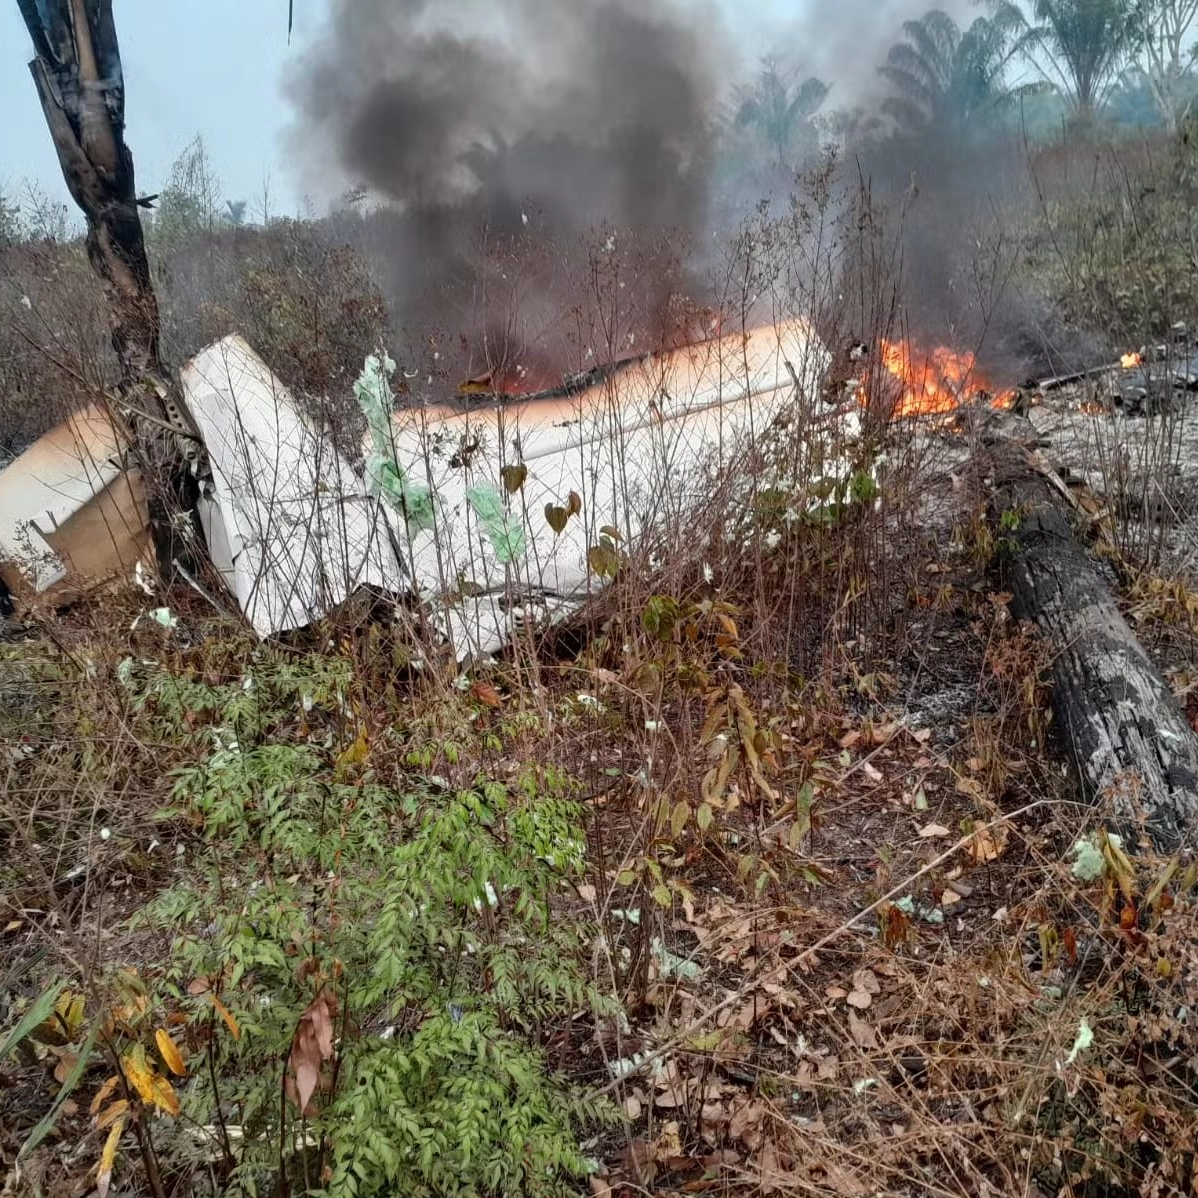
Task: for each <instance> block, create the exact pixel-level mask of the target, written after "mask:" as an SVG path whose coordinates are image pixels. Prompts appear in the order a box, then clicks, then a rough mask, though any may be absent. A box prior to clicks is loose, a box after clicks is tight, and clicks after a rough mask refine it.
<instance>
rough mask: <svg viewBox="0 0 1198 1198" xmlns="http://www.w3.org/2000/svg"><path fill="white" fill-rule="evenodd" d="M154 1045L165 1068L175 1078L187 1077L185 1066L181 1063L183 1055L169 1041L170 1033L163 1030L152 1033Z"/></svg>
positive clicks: (170, 1040)
mask: <svg viewBox="0 0 1198 1198" xmlns="http://www.w3.org/2000/svg"><path fill="white" fill-rule="evenodd" d="M154 1043H155V1044H157V1045H158V1052H159V1055H160V1056H161V1057H162V1059H163V1061H164V1062H165V1063H166V1067H167V1068H168V1069H169V1070H170V1071H171V1072H172V1073H173V1074H174V1075H175V1076H176V1077H186V1076H187V1066H186V1065H185V1064H184V1063H183V1054H182V1053H181V1052H180V1051H179V1046H178V1045H177V1044H176V1043H175V1042H174V1040H172V1039H171V1037H170V1033H169V1032H168V1031H167V1030H166V1029H165V1028H161V1027H160V1028H159V1029H158V1030H157V1031H156V1032H155V1033H154Z"/></svg>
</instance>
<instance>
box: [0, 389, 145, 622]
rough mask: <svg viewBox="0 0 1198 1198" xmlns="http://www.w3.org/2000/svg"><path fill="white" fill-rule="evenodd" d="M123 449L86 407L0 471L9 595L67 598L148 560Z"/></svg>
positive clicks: (136, 476)
mask: <svg viewBox="0 0 1198 1198" xmlns="http://www.w3.org/2000/svg"><path fill="white" fill-rule="evenodd" d="M127 448H128V446H127V443H126V439H125V436H124V434H123V432H122V431H121V430H120V429H119V428H118V427H117V426H116V425H115V424H114V423H113V422H112V420H111V419H110V417H109V416H108V414H107V413H106V412H105V411H104V409H103V408H101V407H99V406H92V407H88V408H84V409H82V410H80V411H79V412H76V413H75V414H74V415H72V416H70V417H69V418H68V419H66V420H64V421H63V422H62V424H60V425H58V426H57V427H56V428H53V429H51V430H50V431H49V432H48V433H46V434H45V435H44V436H42V437H40V438H38V440H37V441H35V442H34V443H33V445H31V446H30V447H29V448H28V449H27V450H26V451H25V452H24V453H23V454H21V455H20V456H19V457H17V458H16V459H15V460H14V461H13V462H12V463H10V464H9V465H8V466H7V467H5V468H4V470H2V471H0V576H3V579H4V582H5V583H6V585H7V586H8V587H9V589H10V590H11V591H12V593H13V594H14V595H15V596H17V597H18V598H25V599H28V598H31V597H33V596H35V595H37V596H45V597H47V598H50V599H53V600H54V601H56V602H69V601H70V600H71V599H72V598H77V597H78V596H79V595H81V594H83V593H84V592H85V591H87V590H89V589H91V588H93V587H95V586H96V585H98V584H100V583H103V582H105V581H107V580H109V579H111V578H112V577H114V576H118V575H122V574H127V573H131V572H132V571H133V570H134V568H135V567H136V565H137V563H138V562H145V563H148V562H149V561H151V560H152V556H153V548H152V541H151V537H150V529H149V518H148V515H147V511H146V498H145V488H144V485H143V482H142V477H141V473H140V471H138V470H137V469H136V468H128V466H127V463H126V451H127Z"/></svg>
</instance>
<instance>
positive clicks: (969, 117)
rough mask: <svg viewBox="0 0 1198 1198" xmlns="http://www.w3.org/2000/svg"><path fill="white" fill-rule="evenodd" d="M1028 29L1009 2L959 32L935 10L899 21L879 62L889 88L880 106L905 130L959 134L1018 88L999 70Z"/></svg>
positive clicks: (989, 117)
mask: <svg viewBox="0 0 1198 1198" xmlns="http://www.w3.org/2000/svg"><path fill="white" fill-rule="evenodd" d="M1029 36H1030V35H1029V31H1028V28H1027V22H1026V21H1025V19H1024V17H1023V14H1022V13H1021V12H1020V11H1019V9H1018V8H1016V7H1015V5H1014V4H1009V3H1000V4H998V5H996V6H995V12H994V15H993V16H992V17H978V18H977V20H975V21H974V22H973V24H972V25H970V26H969V28H968V29H966V30H964V31H962V30H961V29H960V27H959V26H958V25H957V23H956V22H955V21H954V20H953V19H952V17H950V16H949V15H948V14H947V13H945V12H942V11H941V10H940V9H933V10H932V11H931V12H929V13H927V14H925V15H924V16H923V17H921V18H920V19H919V20H917V21H907V22H905V23H904V25H903V38H904V40H903V41H901V42H899V43H898V44H897V45H895V46H892V47H891V48H890V52H889V53H888V54H887V56H886V62H885V63H884V64H883V65H882V66H881V67H880V68H879V69H880V70H881V72H882V74H883V75H884V76H885V77H886V79H887V81H888V82H889V84H890V87H891V94H890V95H889V96H888V97H887V98H886V99H885V100H884V101H883V104H882V108H883V111H884V112H885V113H886V114H887V115H888V116H889V117H891V119H893V120H894V121H895V122H896V123H897V124H898V126H899V127H900V128H901V129H903V130H905V131H907V132H911V133H916V134H922V133H935V134H936V135H938V136H941V137H962V136H964V135H965V134H966V133H967V132H970V131H973V130H976V129H977V128H979V127H981V126H983V125H985V124H986V123H987V122H989V121H991V120H992V119H993V118H994V117H995V115H996V114H997V113H998V112H999V111H1000V110H1001V109H1002V108H1003V107H1004V106H1005V105H1006V104H1008V103H1010V102H1011V100H1012V99H1014V98H1015V97H1016V96H1017V95H1018V94H1020V92H1021V91H1022V90H1024V89H1022V88H1012V87H1010V86H1009V84H1008V82H1007V77H1006V76H1007V69H1008V67H1009V66H1010V64H1011V61H1012V59H1014V58H1015V57H1016V56H1017V55H1018V54H1019V53H1020V51H1021V50H1023V49H1024V48H1025V47H1026V45H1027V42H1028V39H1029Z"/></svg>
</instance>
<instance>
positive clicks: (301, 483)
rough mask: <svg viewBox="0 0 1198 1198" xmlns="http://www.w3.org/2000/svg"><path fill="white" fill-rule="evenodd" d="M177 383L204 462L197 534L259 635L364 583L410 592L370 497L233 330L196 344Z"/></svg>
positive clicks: (288, 625) (320, 610) (315, 612)
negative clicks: (207, 474)
mask: <svg viewBox="0 0 1198 1198" xmlns="http://www.w3.org/2000/svg"><path fill="white" fill-rule="evenodd" d="M182 383H183V395H184V399H185V401H186V403H187V407H188V410H189V411H190V412H191V415H192V417H193V419H194V420H195V422H196V425H197V427H198V428H199V431H200V435H201V436H202V438H203V440H204V445H205V447H206V449H207V451H208V461H209V466H210V470H211V478H210V479H208V480H205V483H204V487H203V498H202V499H201V503H200V517H201V521H202V523H203V527H204V533H205V536H206V537H207V540H208V545H209V549H210V552H211V554H212V557H213V560H214V564H215V565H216V566H217V568H218V569H219V570H220V572H221V574H222V575H223V577H224V579H225V582H226V584H227V585H228V587H229V589H230V591H231V592H232V593H233V594H234V595H235V596H236V598H237V602H238V604H239V605H240V607H241V609H242V612H243V613H244V614H245V616H246V618H247V619H248V620H249V621H250V623H251V624H252V625H253V627H254V628H255V630H256V631H257V632H258V633H259V635H261V636H264V637H265V636H269V635H271V634H272V633H278V632H283V631H286V630H288V629H293V628H299V627H302V626H304V625H306V624H310V623H311V622H312V621H313V620H315V619H317V618H319V617H320V616H322V615H324V614H325V613H326V612H328V611H329V610H330V609H331V608H333V607H335V606H336V605H337V604H339V603H342V602H344V600H345V599H347V598H348V597H349V595H350V594H352V593H353V592H354V591H355V590H356V589H357V588H359V587H362V586H374V587H378V588H381V589H383V590H386V591H391V592H396V593H398V592H401V591H404V590H406V589H408V584H407V581H406V578H405V575H404V571H403V569H402V567H401V566H400V564H399V561H398V560H397V558H396V555H395V552H394V547H393V544H392V540H391V533H390V530H389V527H388V525H387V522H386V519H385V518H384V515H383V512H382V510H381V507H380V503H379V501H377V500H375V499H372V498H370V497H369V496H368V495H367V494H366V490H365V486H364V484H363V482H362V481H361V479H359V478H358V476H357V475H356V474H355V472H354V471H353V469H352V468H351V467H350V465H349V464H348V463H347V462H346V461H344V459H343V458H342V457H341V456H340V455H339V454H338V453H337V451H336V450H335V449H334V447H333V444H332V441H331V440H330V439H329V438H328V437H326V436H325V435H324V434H323V433H322V432H320V431H319V430H317V429H315V428H313V427H312V426H311V425H310V423H309V422H308V421H307V420H306V419H305V418H304V416H303V414H302V413H301V412H300V411H299V409H298V408H297V407H296V405H295V401H294V399H293V397H292V396H291V394H290V393H289V391H288V390H287V388H286V387H284V386H283V384H282V383H281V382H280V381H279V380H278V379H277V378H276V377H275V376H274V374H273V373H272V372H271V371H270V369H269V368H268V367H267V366H266V365H265V363H264V362H263V361H262V359H261V358H259V357H258V355H257V354H255V353H254V351H253V350H252V349H251V348H250V346H249V345H248V344H247V343H246V341H245V340H244V339H243V338H242V337H240V336H236V335H234V336H229V337H225V338H223V339H222V340H220V341H218V342H216V343H215V344H213V345H210V346H208V347H207V348H205V349H203V350H201V351H200V353H198V354H197V355H196V356H195V357H194V358H193V359H192V360H191V361H190V362H189V363H188V364H187V365H186V367H184V369H183V372H182Z"/></svg>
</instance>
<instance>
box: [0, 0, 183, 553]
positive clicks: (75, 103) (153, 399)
mask: <svg viewBox="0 0 1198 1198" xmlns="http://www.w3.org/2000/svg"><path fill="white" fill-rule="evenodd" d="M17 5H18V7H19V9H20V11H21V16H22V17H23V18H24V20H25V25H26V27H27V28H28V30H29V35H30V37H31V38H32V39H33V46H34V53H35V57H34V59H33V61H32V62H31V63H30V64H29V66H30V70H31V72H32V73H33V79H34V83H35V84H36V86H37V93H38V98H39V99H40V101H41V105H42V111H43V113H44V114H45V117H46V123H47V125H48V126H49V129H50V136H51V137H52V138H53V139H54V148H55V150H56V151H57V153H58V161H59V165H60V166H61V167H62V174H63V178H64V179H65V180H66V184H67V187H68V188H69V189H70V192H71V195H72V197H73V198H74V200H75V203H76V204H78V205H79V208H80V210H81V211H82V212H83V215H84V217H85V218H86V220H87V254H88V259H89V260H90V262H91V265H92V268H93V269H94V270H95V272H96V274H97V275H98V276H99V278H100V281H101V283H102V285H103V288H104V295H105V298H106V300H107V302H108V314H109V325H110V328H111V332H112V346H113V349H114V350H115V351H116V355H117V359H118V361H119V362H120V369H121V381H120V391H121V401H122V403H121V405H120V406H122V407H123V408H124V409H125V410H124V411H121V412H115V411H114V412H113V413H112V414H113V416H114V418H118V419H122V422H126V421H127V423H128V424H129V425H130V426H131V429H132V432H133V434H134V438H135V444H136V446H137V450H138V454H139V457H140V458H141V462H142V465H143V467H144V468H145V473H146V483H147V494H148V496H149V503H150V518H151V522H152V524H153V526H154V530H155V538H156V541H157V545H158V550H159V565H160V567H162V568H164V569H165V568H166V567H167V565H168V564H169V562H170V560H171V559H172V558H173V557H174V553H175V544H174V536H173V532H174V530H175V529H177V527H178V525H177V524H176V523H175V521H174V520H173V517H174V516H175V515H176V514H177V513H178V512H179V511H181V510H183V509H185V508H187V507H189V506H191V504H190V503H189V497H190V494H191V492H192V488H193V487H194V482H193V479H194V470H193V469H189V463H194V461H195V460H196V459H197V458H198V457H199V456H200V453H201V444H200V440H199V436H198V433H197V431H196V429H195V427H194V426H193V424H192V422H191V419H190V417H189V416H188V414H187V410H186V408H185V407H184V405H183V403H182V402H181V399H180V397H179V394H178V392H177V389H176V385H175V383H174V382H173V381H172V379H171V377H170V375H169V374H168V372H167V371H166V370H165V369H164V368H163V364H162V359H161V357H160V354H159V345H158V336H159V318H158V301H157V298H156V296H155V294H154V287H153V284H152V282H151V280H150V266H149V261H148V259H147V257H146V247H145V240H144V238H143V234H142V227H141V219H140V217H139V215H138V200H137V192H136V190H135V187H134V179H133V157H132V155H131V154H130V152H129V148H128V146H126V145H125V140H124V130H125V86H124V78H123V75H122V71H121V55H120V47H119V45H118V43H117V37H116V26H115V24H114V22H113V17H112V0H17Z"/></svg>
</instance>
